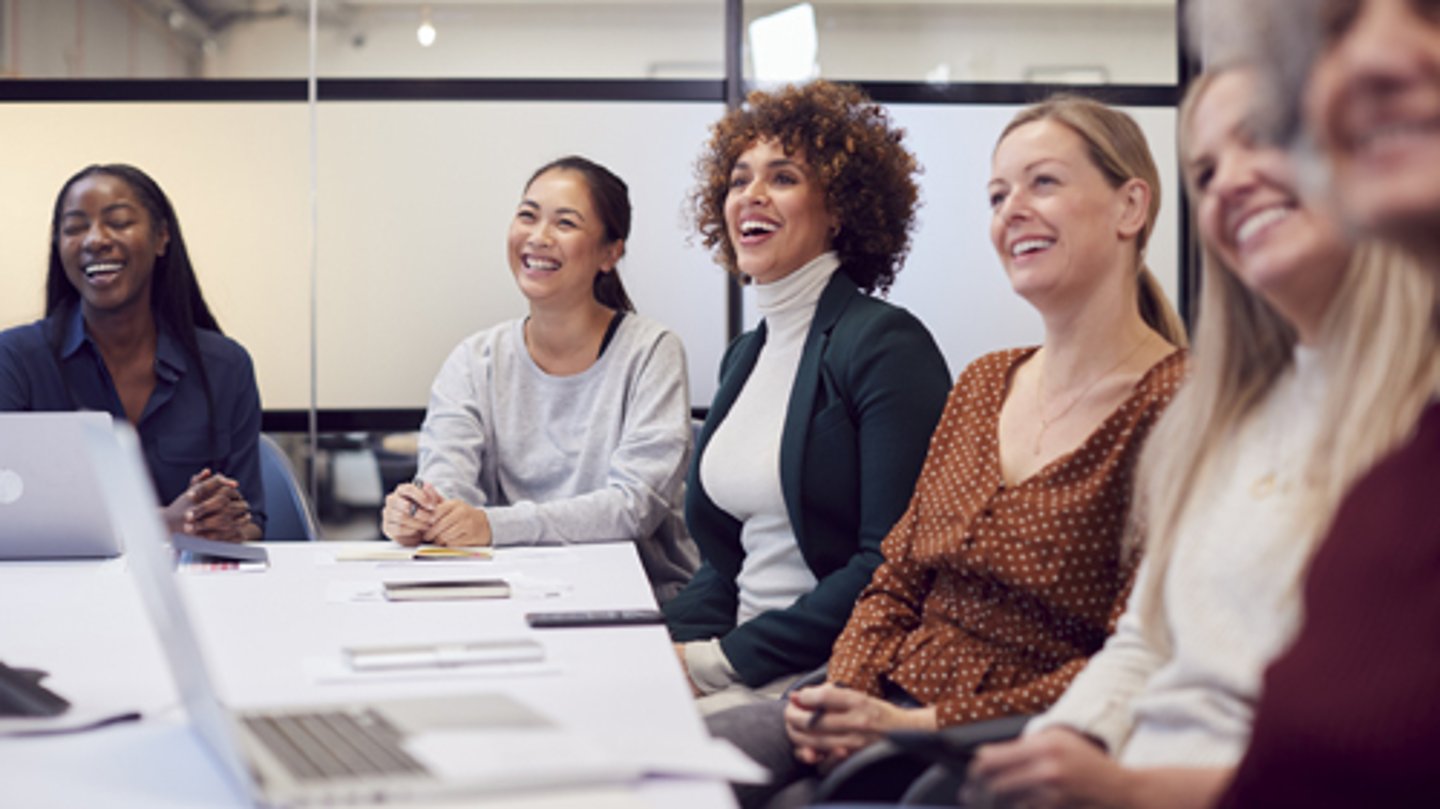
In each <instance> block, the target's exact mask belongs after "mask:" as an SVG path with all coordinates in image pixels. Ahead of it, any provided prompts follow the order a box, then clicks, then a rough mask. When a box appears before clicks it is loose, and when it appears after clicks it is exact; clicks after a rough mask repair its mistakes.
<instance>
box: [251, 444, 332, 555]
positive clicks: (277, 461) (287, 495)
mask: <svg viewBox="0 0 1440 809" xmlns="http://www.w3.org/2000/svg"><path fill="white" fill-rule="evenodd" d="M260 479H261V481H262V482H263V483H264V485H265V540H266V541H267V542H269V541H276V540H301V541H307V542H308V541H313V540H315V539H318V538H319V532H318V531H316V529H315V518H314V516H313V515H312V514H311V511H310V503H309V501H308V500H307V499H306V498H305V490H304V488H303V487H301V485H300V481H299V479H298V478H296V477H295V470H294V469H293V468H291V466H290V458H289V457H287V456H286V455H285V451H284V450H283V449H281V448H280V445H279V444H277V443H275V439H273V438H271V437H270V436H268V435H265V434H264V433H261V434H260Z"/></svg>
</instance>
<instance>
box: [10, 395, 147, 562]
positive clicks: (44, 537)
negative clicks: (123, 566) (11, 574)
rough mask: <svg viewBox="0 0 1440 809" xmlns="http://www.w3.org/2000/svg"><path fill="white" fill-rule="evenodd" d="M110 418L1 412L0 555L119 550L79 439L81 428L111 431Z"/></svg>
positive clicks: (47, 556) (92, 553)
mask: <svg viewBox="0 0 1440 809" xmlns="http://www.w3.org/2000/svg"><path fill="white" fill-rule="evenodd" d="M112 421H113V420H112V418H111V416H110V414H109V413H100V412H94V411H88V412H74V413H0V559H67V558H76V557H81V558H83V557H105V556H118V555H119V554H120V542H119V538H118V537H117V536H116V534H115V529H114V527H113V526H112V524H111V521H110V516H109V514H107V513H106V510H105V506H104V504H103V502H102V501H101V498H100V489H101V486H100V480H99V478H98V477H97V476H96V473H95V469H94V468H93V467H92V466H91V464H90V463H89V462H88V461H87V460H86V459H87V457H88V455H89V453H88V452H87V451H86V444H85V431H86V430H87V429H102V430H103V431H105V432H109V431H110V425H111V422H112ZM146 474H147V477H148V474H149V473H148V472H147V473H146ZM152 499H153V498H152Z"/></svg>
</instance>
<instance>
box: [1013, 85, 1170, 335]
mask: <svg viewBox="0 0 1440 809" xmlns="http://www.w3.org/2000/svg"><path fill="white" fill-rule="evenodd" d="M1037 121H1054V122H1055V123H1058V124H1061V125H1063V126H1065V127H1066V128H1068V129H1069V130H1071V131H1072V132H1074V133H1075V134H1076V135H1079V136H1080V139H1081V140H1082V141H1084V142H1085V146H1086V151H1087V152H1088V154H1089V156H1090V162H1091V163H1093V164H1094V165H1095V168H1097V169H1099V170H1100V173H1101V174H1102V175H1104V177H1105V179H1106V181H1107V182H1109V183H1110V186H1111V187H1112V188H1119V187H1120V186H1122V185H1124V184H1125V183H1127V182H1129V181H1130V180H1139V181H1141V182H1143V183H1145V185H1146V186H1148V187H1149V188H1150V205H1149V208H1148V209H1147V210H1146V212H1145V226H1144V227H1143V228H1142V229H1141V230H1140V233H1139V235H1138V236H1136V238H1135V277H1136V298H1137V303H1138V305H1139V308H1140V317H1141V318H1143V319H1144V321H1145V323H1146V325H1148V326H1149V327H1150V328H1152V329H1154V330H1155V331H1157V332H1159V333H1160V335H1161V336H1162V337H1164V338H1165V339H1166V340H1168V341H1169V342H1170V343H1171V344H1173V345H1176V346H1180V347H1182V348H1183V347H1184V346H1185V344H1186V338H1185V324H1184V323H1183V322H1182V321H1181V320H1180V316H1179V315H1178V314H1177V313H1176V312H1175V308H1174V307H1173V306H1171V305H1170V301H1169V299H1167V298H1166V297H1165V292H1164V291H1163V290H1162V289H1161V288H1160V282H1159V281H1157V280H1156V279H1155V274H1154V273H1152V272H1150V268H1149V267H1147V266H1146V265H1145V247H1146V245H1147V244H1148V243H1149V241H1150V234H1151V233H1152V232H1154V230H1155V222H1156V220H1157V219H1158V218H1159V216H1160V170H1159V169H1157V168H1156V167H1155V158H1154V156H1152V155H1151V154H1150V144H1149V143H1148V142H1146V140H1145V133H1144V132H1142V131H1141V129H1140V126H1139V124H1137V123H1135V119H1134V118H1131V117H1130V116H1129V115H1126V114H1125V113H1123V112H1121V111H1120V110H1117V109H1115V108H1114V107H1110V106H1107V105H1105V104H1102V103H1100V102H1099V101H1095V100H1094V99H1090V98H1085V97H1084V96H1076V95H1056V96H1051V97H1050V98H1048V99H1046V100H1045V101H1042V102H1040V103H1039V104H1034V105H1032V106H1029V107H1026V108H1025V109H1023V110H1021V111H1020V112H1018V113H1016V115H1015V117H1014V118H1012V119H1011V120H1010V123H1009V124H1007V125H1006V126H1005V129H1004V131H1002V132H1001V133H1000V138H999V139H998V140H997V141H996V143H997V145H998V144H999V142H1000V141H1003V140H1005V138H1006V137H1008V136H1009V135H1010V133H1011V132H1014V131H1015V130H1016V129H1019V128H1020V127H1022V126H1025V125H1026V124H1033V123H1036V122H1037Z"/></svg>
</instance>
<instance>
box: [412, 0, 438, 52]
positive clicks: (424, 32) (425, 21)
mask: <svg viewBox="0 0 1440 809" xmlns="http://www.w3.org/2000/svg"><path fill="white" fill-rule="evenodd" d="M415 39H416V40H418V41H419V42H420V47H422V48H428V47H430V46H431V45H434V44H435V23H433V22H431V21H430V7H429V6H421V7H420V27H419V28H416V29H415Z"/></svg>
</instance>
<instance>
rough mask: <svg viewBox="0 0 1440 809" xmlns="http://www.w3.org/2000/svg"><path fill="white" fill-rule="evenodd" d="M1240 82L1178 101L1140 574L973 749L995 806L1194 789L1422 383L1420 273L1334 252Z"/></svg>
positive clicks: (1337, 234)
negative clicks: (994, 739) (1331, 534)
mask: <svg viewBox="0 0 1440 809" xmlns="http://www.w3.org/2000/svg"><path fill="white" fill-rule="evenodd" d="M1257 84H1258V82H1257V77H1256V75H1255V72H1254V71H1253V70H1250V69H1248V68H1245V67H1238V68H1237V67H1231V68H1212V69H1211V70H1210V72H1207V73H1205V74H1203V75H1202V76H1200V77H1198V78H1197V79H1196V81H1195V82H1194V83H1192V85H1191V88H1190V92H1189V95H1188V96H1187V98H1186V101H1185V103H1184V104H1182V106H1181V111H1180V146H1181V155H1182V160H1183V167H1184V170H1185V179H1186V186H1187V189H1188V191H1189V194H1190V199H1191V202H1192V204H1193V205H1194V210H1195V213H1196V217H1195V218H1196V225H1197V231H1198V232H1199V235H1200V238H1201V241H1202V243H1203V245H1204V250H1205V263H1204V266H1203V270H1202V271H1203V272H1204V278H1203V283H1202V284H1201V289H1202V295H1203V300H1202V302H1201V314H1200V324H1199V327H1198V329H1197V333H1198V334H1199V339H1198V340H1197V344H1196V347H1195V351H1194V358H1195V359H1194V362H1193V365H1194V371H1193V375H1192V378H1191V381H1190V382H1189V383H1188V384H1187V385H1186V387H1185V389H1184V390H1183V391H1182V392H1181V393H1180V395H1179V396H1177V397H1176V399H1175V402H1174V404H1172V405H1171V407H1170V409H1169V410H1168V411H1167V413H1166V415H1165V417H1164V419H1162V420H1161V423H1160V425H1159V426H1158V427H1156V429H1155V432H1154V434H1153V435H1152V437H1151V439H1150V442H1149V444H1148V446H1147V448H1146V450H1145V454H1144V457H1143V459H1142V462H1141V467H1140V469H1141V471H1140V479H1139V483H1138V491H1139V492H1140V494H1139V495H1138V501H1139V502H1140V503H1142V511H1141V513H1140V520H1139V522H1140V524H1142V525H1144V526H1145V533H1146V536H1145V537H1144V541H1145V554H1146V556H1145V561H1144V563H1143V565H1142V566H1141V572H1140V575H1139V582H1140V584H1139V586H1138V590H1137V594H1136V597H1135V598H1134V599H1133V600H1132V602H1131V604H1130V606H1129V608H1128V610H1127V611H1126V613H1125V615H1124V616H1123V617H1122V618H1121V620H1120V623H1119V629H1118V630H1117V631H1116V633H1115V635H1114V636H1113V637H1111V638H1110V640H1109V641H1108V642H1107V643H1106V645H1105V648H1104V649H1103V650H1102V651H1101V652H1100V653H1099V654H1097V655H1096V656H1095V657H1094V658H1093V659H1092V660H1091V661H1090V663H1089V665H1088V666H1086V668H1085V670H1084V671H1082V672H1081V673H1080V675H1079V677H1077V678H1076V680H1075V682H1074V683H1073V684H1072V685H1071V686H1070V688H1069V689H1068V690H1067V691H1066V692H1065V694H1064V696H1063V697H1061V699H1060V701H1059V702H1058V703H1057V704H1056V705H1055V706H1054V707H1053V708H1052V709H1051V710H1050V711H1048V712H1046V713H1045V714H1044V715H1042V716H1041V717H1039V718H1038V719H1036V720H1034V721H1032V722H1031V723H1030V724H1029V725H1028V726H1027V727H1026V735H1025V738H1024V739H1022V740H1020V741H1017V742H1013V743H1009V744H1005V745H996V746H993V747H989V748H985V749H982V750H981V751H980V752H979V754H978V756H977V757H976V761H975V764H974V767H973V772H974V773H975V776H976V777H975V781H976V783H975V784H974V785H973V786H974V787H976V788H980V787H988V788H989V789H990V791H991V792H992V793H993V794H994V795H996V796H998V797H999V798H1001V799H1002V800H1001V801H1000V805H1001V806H1011V805H1018V806H1036V807H1070V806H1075V807H1079V806H1113V807H1126V808H1127V809H1139V808H1140V807H1154V808H1155V809H1184V807H1187V806H1188V807H1205V806H1208V805H1210V803H1211V802H1212V801H1213V800H1214V798H1215V797H1216V795H1217V794H1218V792H1219V790H1220V789H1221V788H1222V787H1223V785H1224V783H1225V780H1226V779H1227V778H1228V776H1229V773H1230V768H1231V767H1233V766H1234V764H1235V762H1236V761H1238V760H1239V758H1240V756H1241V754H1242V753H1243V752H1244V748H1245V743H1246V741H1247V740H1248V738H1249V735H1250V728H1251V720H1252V717H1253V710H1254V706H1255V701H1256V699H1257V698H1258V696H1259V691H1260V675H1261V673H1262V671H1263V670H1264V667H1265V666H1266V665H1267V664H1268V663H1269V662H1270V661H1271V660H1272V659H1273V658H1274V657H1275V656H1276V655H1277V654H1279V653H1280V652H1281V651H1282V650H1283V649H1284V648H1285V647H1286V646H1287V645H1288V644H1289V642H1290V641H1291V639H1292V638H1293V637H1294V633H1295V630H1296V628H1297V626H1298V624H1299V621H1300V615H1301V610H1300V598H1299V580H1300V578H1301V576H1302V575H1303V571H1304V569H1305V566H1306V564H1307V563H1308V561H1309V559H1310V555H1311V553H1312V551H1313V550H1314V548H1315V546H1316V544H1317V543H1318V541H1319V538H1320V537H1321V535H1322V534H1323V531H1324V528H1325V527H1326V525H1327V523H1328V522H1329V520H1330V516H1331V515H1332V514H1333V513H1334V509H1335V506H1336V505H1337V504H1338V503H1339V501H1340V498H1341V495H1342V494H1343V492H1344V490H1345V489H1346V487H1348V485H1349V484H1350V483H1351V482H1352V481H1353V480H1354V479H1355V477H1356V476H1357V475H1359V474H1360V473H1361V472H1362V471H1363V470H1364V469H1366V468H1367V467H1368V466H1369V465H1370V464H1371V463H1372V462H1373V461H1374V460H1375V458H1376V457H1377V456H1379V455H1381V454H1382V453H1384V452H1385V451H1386V450H1387V449H1389V448H1390V447H1392V446H1393V445H1394V444H1395V443H1397V442H1398V441H1399V440H1400V439H1401V438H1402V437H1403V436H1404V435H1405V434H1406V433H1407V432H1408V429H1409V425H1410V424H1412V423H1413V422H1414V420H1415V417H1416V415H1417V414H1418V412H1419V410H1420V408H1421V407H1422V406H1423V404H1424V402H1425V400H1426V398H1427V397H1428V396H1429V392H1430V391H1431V390H1433V389H1434V387H1435V385H1436V383H1437V382H1440V351H1437V344H1436V342H1435V340H1434V328H1433V326H1432V324H1431V309H1432V307H1433V304H1432V303H1431V301H1432V300H1433V298H1434V284H1433V282H1432V281H1431V279H1430V278H1428V277H1426V276H1425V275H1424V274H1422V273H1420V272H1419V271H1418V270H1417V268H1416V267H1415V266H1414V264H1413V262H1407V261H1405V260H1403V259H1402V258H1401V257H1400V256H1399V255H1398V254H1397V253H1396V251H1394V250H1393V249H1388V248H1385V247H1382V246H1380V245H1376V244H1367V245H1364V246H1362V247H1360V248H1357V249H1353V250H1352V248H1351V246H1350V245H1349V244H1347V243H1346V241H1345V239H1344V238H1343V235H1342V233H1341V229H1340V226H1339V223H1338V222H1337V221H1335V219H1334V217H1333V215H1332V212H1331V211H1329V210H1328V209H1327V208H1325V207H1324V206H1323V205H1317V204H1316V201H1315V200H1312V199H1302V198H1301V195H1300V193H1299V191H1298V188H1297V186H1298V179H1297V176H1296V171H1295V166H1294V164H1293V162H1292V161H1291V160H1290V159H1289V158H1288V156H1287V155H1286V154H1285V153H1284V152H1283V151H1282V150H1281V149H1279V148H1277V147H1274V146H1269V145H1266V144H1264V143H1262V142H1259V141H1257V140H1256V138H1255V135H1254V129H1253V127H1252V125H1251V122H1250V115H1249V111H1250V110H1252V109H1254V108H1256V107H1257ZM1427 335H1428V336H1427ZM1400 346H1403V347H1404V350H1397V347H1400Z"/></svg>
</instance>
